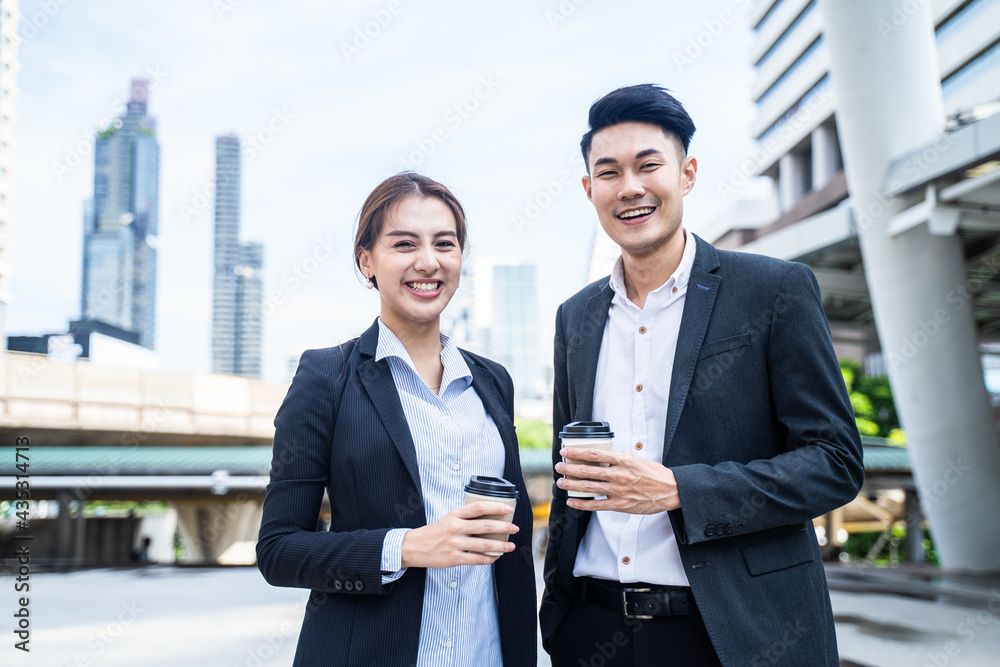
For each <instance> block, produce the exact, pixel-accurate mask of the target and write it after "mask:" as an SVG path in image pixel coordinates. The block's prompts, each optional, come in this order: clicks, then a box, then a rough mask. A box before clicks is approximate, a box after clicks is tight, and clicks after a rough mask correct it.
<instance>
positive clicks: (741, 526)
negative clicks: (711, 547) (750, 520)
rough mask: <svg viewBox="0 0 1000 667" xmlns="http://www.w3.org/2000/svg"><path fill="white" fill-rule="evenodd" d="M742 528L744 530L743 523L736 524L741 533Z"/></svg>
mask: <svg viewBox="0 0 1000 667" xmlns="http://www.w3.org/2000/svg"><path fill="white" fill-rule="evenodd" d="M742 530H743V524H742V523H738V524H736V532H737V533H739V532H740V531H742Z"/></svg>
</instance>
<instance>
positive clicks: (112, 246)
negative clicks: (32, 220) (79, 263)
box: [81, 79, 160, 349]
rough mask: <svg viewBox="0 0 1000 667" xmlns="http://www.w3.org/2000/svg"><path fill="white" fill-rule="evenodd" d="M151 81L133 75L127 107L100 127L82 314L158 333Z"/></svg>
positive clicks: (156, 167)
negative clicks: (123, 111)
mask: <svg viewBox="0 0 1000 667" xmlns="http://www.w3.org/2000/svg"><path fill="white" fill-rule="evenodd" d="M148 96H149V81H147V80H145V79H136V80H133V81H132V93H131V95H130V97H129V101H128V106H127V107H126V112H125V114H124V115H123V116H121V117H120V118H117V119H115V121H114V122H113V123H112V124H111V126H110V127H108V128H107V129H105V130H103V131H101V132H98V134H97V140H96V142H95V146H94V198H93V200H91V201H89V202H87V204H86V206H85V210H84V216H83V217H84V220H83V290H82V298H81V311H82V319H84V320H100V321H103V322H106V323H108V324H112V325H114V326H117V327H120V328H122V329H125V330H127V331H134V332H135V333H137V334H138V335H139V344H140V345H142V346H144V347H148V348H150V349H152V348H153V347H154V343H155V335H156V246H157V244H156V233H157V218H158V209H159V180H160V146H159V144H158V143H157V142H156V121H155V120H154V119H153V118H152V117H151V116H148V115H147V113H146V105H147V102H148Z"/></svg>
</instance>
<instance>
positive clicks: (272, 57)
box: [5, 0, 753, 381]
mask: <svg viewBox="0 0 1000 667" xmlns="http://www.w3.org/2000/svg"><path fill="white" fill-rule="evenodd" d="M751 4H752V3H750V2H748V1H747V0H716V1H712V2H701V3H686V2H685V3H682V2H675V1H674V0H670V1H669V2H650V1H648V0H646V1H642V0H619V1H618V2H614V3H612V2H601V1H599V0H589V1H588V0H561V1H560V0H541V1H539V0H509V1H508V2H504V3H473V2H468V1H467V0H466V1H460V0H415V1H407V0H392V1H389V0H377V1H367V0H356V1H352V2H338V3H322V2H306V1H295V0H287V1H285V2H282V3H264V2H259V1H257V0H172V1H171V2H169V3H147V2H142V3H139V2H128V1H127V0H104V1H102V2H84V1H83V0H50V1H48V2H40V1H37V0H21V3H20V6H21V12H22V14H23V16H22V18H21V25H20V30H19V32H20V34H21V35H22V40H23V41H22V43H21V45H20V55H19V59H20V62H21V69H20V72H19V74H18V87H19V88H20V95H19V96H18V98H17V102H16V104H17V107H16V108H17V113H18V116H19V120H18V122H17V125H16V126H15V146H14V151H15V152H14V166H13V169H12V187H13V195H12V208H13V211H12V213H13V228H12V231H11V242H10V243H11V251H10V258H11V259H10V264H11V292H12V294H13V296H14V301H13V303H12V304H10V305H9V306H8V307H7V309H6V317H5V319H6V324H5V326H6V329H7V331H6V333H8V334H39V333H44V332H55V331H65V330H66V326H67V322H68V320H70V319H75V318H77V317H79V315H80V312H79V310H80V272H81V246H82V214H83V202H84V200H86V199H88V198H90V197H91V196H92V191H93V135H94V132H95V131H97V130H99V129H103V127H104V126H106V125H107V124H108V123H109V122H110V121H111V120H113V119H114V117H115V116H116V115H117V114H119V113H120V112H121V109H122V102H123V96H124V95H126V94H127V92H128V89H129V81H130V80H131V79H133V78H140V77H143V78H149V79H151V86H152V91H151V93H150V113H151V114H152V115H153V116H155V117H156V119H157V124H158V125H157V137H158V140H159V143H160V150H161V162H160V239H159V241H160V259H159V278H158V279H159V292H158V296H157V299H158V309H157V316H158V324H157V340H158V352H159V353H160V356H161V367H162V368H164V369H169V370H176V371H180V372H206V371H208V370H209V369H210V368H211V355H210V348H211V283H212V278H211V276H212V198H211V184H212V181H213V169H214V140H215V137H216V136H217V135H219V134H224V133H229V132H235V133H237V134H239V135H241V136H242V137H243V138H244V139H246V140H248V141H251V142H255V143H254V148H253V149H249V148H248V149H245V154H244V158H245V164H244V182H243V193H244V194H243V202H242V204H243V221H242V234H243V237H244V238H245V239H247V240H259V241H261V242H263V244H264V246H265V278H264V279H265V291H266V293H267V294H268V295H269V303H268V304H267V306H266V307H265V312H267V313H268V317H267V318H266V320H265V329H264V339H265V352H264V376H265V379H269V380H273V381H283V380H285V379H286V366H287V358H288V354H289V352H290V351H291V350H293V349H301V348H302V347H304V346H307V345H309V346H317V345H329V344H333V343H336V342H339V341H341V340H344V339H346V338H349V337H351V336H353V335H356V334H357V333H359V332H360V331H362V330H363V329H364V328H366V327H367V326H368V325H369V324H370V323H371V321H372V319H373V318H374V317H375V316H376V315H377V314H378V300H377V295H376V294H375V293H374V292H370V291H368V290H366V289H364V287H363V286H362V284H361V282H360V280H359V278H358V275H357V273H356V272H355V271H354V266H353V263H352V259H351V243H352V230H353V225H354V222H355V220H356V216H357V213H358V210H359V209H360V207H361V204H362V202H363V201H364V199H365V197H366V195H367V194H368V192H369V191H370V190H371V189H372V188H373V187H374V186H375V185H376V184H377V183H378V182H379V181H381V180H382V179H384V178H385V177H387V176H389V175H391V174H393V173H395V172H396V171H398V170H400V169H402V168H415V169H417V170H419V171H422V172H424V173H426V174H428V175H430V176H432V177H434V178H437V179H439V180H441V181H442V182H444V183H445V184H447V185H448V186H449V187H451V188H452V189H453V191H454V192H455V193H456V194H457V196H458V197H459V199H460V200H461V201H462V203H463V204H464V205H465V207H466V209H467V211H468V213H469V223H470V236H471V242H472V247H471V251H470V255H469V260H468V261H473V260H475V259H476V258H478V257H487V256H494V255H500V256H505V257H512V256H513V257H521V258H524V259H526V260H529V261H533V262H535V263H536V264H537V267H538V274H537V275H538V281H539V289H538V295H539V302H540V303H539V317H540V323H541V327H542V331H541V334H540V345H542V346H544V345H545V341H546V340H551V331H552V320H553V317H554V313H555V308H556V306H558V304H559V303H560V302H561V301H562V300H564V299H565V298H567V297H568V296H570V295H571V294H572V293H573V292H575V291H576V290H578V289H579V288H580V287H582V286H583V284H584V281H585V279H586V271H587V261H588V258H589V252H590V246H591V244H592V242H593V238H594V235H595V234H597V233H603V232H599V227H598V225H597V218H596V215H595V213H594V211H593V208H592V207H591V206H590V204H589V203H588V202H587V200H586V198H585V196H584V194H583V190H582V188H581V187H580V184H579V178H580V176H581V175H582V173H583V166H582V161H581V160H580V158H579V157H578V152H577V146H578V143H579V138H580V135H581V134H582V133H583V132H585V131H586V129H587V128H586V116H587V109H588V108H589V106H590V104H591V103H592V102H593V101H594V100H595V99H597V98H598V97H600V96H601V95H603V94H604V93H606V92H608V91H610V90H612V89H614V88H616V87H619V86H622V85H628V84H635V83H644V82H655V83H660V84H663V85H665V86H667V87H669V88H671V89H672V90H673V91H674V93H675V94H676V96H677V97H678V98H679V99H680V100H681V101H682V102H684V104H685V105H686V107H687V109H688V111H689V112H690V113H691V115H692V117H693V118H694V120H695V123H696V124H697V126H698V132H697V133H696V135H695V138H694V141H693V142H692V146H691V153H692V154H693V155H696V156H697V157H698V158H699V182H698V185H697V187H696V188H695V190H694V192H693V193H692V194H691V195H689V196H688V198H687V200H686V206H685V222H686V224H687V225H688V226H689V228H693V229H694V230H695V231H697V229H698V227H699V225H703V224H705V222H707V221H709V220H711V219H712V218H714V217H715V216H717V215H718V214H719V213H720V212H721V211H722V209H723V207H724V206H725V203H724V202H723V201H722V198H721V197H720V196H719V192H718V190H717V188H716V183H717V182H718V181H720V180H722V179H726V178H728V176H729V173H730V169H731V168H732V165H733V164H734V163H737V162H739V161H740V158H741V156H743V155H745V154H746V152H747V150H748V147H749V127H750V122H751V120H752V115H753V108H752V105H751V103H750V99H749V98H750V92H749V90H750V82H751V71H750V68H749V65H748V63H747V52H748V50H749V47H750V39H751V37H750V33H749V29H748V26H747V23H748V19H749V13H750V6H751ZM562 183H565V184H566V187H561V185H562ZM547 189H548V191H549V192H556V195H555V196H554V197H551V198H548V197H546V196H544V195H545V193H546V190H547ZM741 194H742V193H741ZM532 202H535V203H536V204H537V203H541V204H544V205H543V206H541V207H540V208H539V209H537V210H535V209H532V208H531V204H532ZM730 203H731V202H730ZM518 216H521V217H518ZM524 220H527V221H528V224H522V223H523V221H524ZM519 221H522V223H519ZM328 248H332V250H331V251H330V252H327V249H328ZM311 258H318V259H317V260H316V261H313V259H311ZM296 271H297V272H298V274H299V276H296ZM293 276H295V277H293ZM543 354H544V357H543V358H548V357H549V356H551V350H545V351H544V353H543Z"/></svg>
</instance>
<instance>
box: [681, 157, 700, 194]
mask: <svg viewBox="0 0 1000 667" xmlns="http://www.w3.org/2000/svg"><path fill="white" fill-rule="evenodd" d="M697 177H698V160H697V158H694V157H686V158H684V161H683V162H681V195H686V194H687V193H689V192H691V190H692V189H693V188H694V182H695V181H696V180H697Z"/></svg>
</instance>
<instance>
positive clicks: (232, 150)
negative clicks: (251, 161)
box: [212, 134, 264, 378]
mask: <svg viewBox="0 0 1000 667" xmlns="http://www.w3.org/2000/svg"><path fill="white" fill-rule="evenodd" d="M240 176H241V169H240V140H239V137H237V136H236V135H232V134H230V135H225V136H221V137H217V138H216V140H215V274H214V277H213V282H212V371H213V372H215V373H228V374H231V375H245V376H247V377H255V378H257V377H260V365H261V330H262V323H263V322H262V318H263V315H262V310H261V308H262V306H263V299H264V287H263V281H262V280H261V269H262V268H263V266H264V249H263V247H262V246H261V245H260V244H259V243H252V242H251V243H241V242H240Z"/></svg>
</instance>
